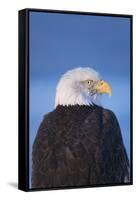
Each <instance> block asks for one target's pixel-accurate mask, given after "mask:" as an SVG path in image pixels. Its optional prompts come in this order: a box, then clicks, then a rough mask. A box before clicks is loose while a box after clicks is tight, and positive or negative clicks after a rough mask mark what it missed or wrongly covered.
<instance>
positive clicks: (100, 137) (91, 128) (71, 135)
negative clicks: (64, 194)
mask: <svg viewBox="0 0 136 200" xmlns="http://www.w3.org/2000/svg"><path fill="white" fill-rule="evenodd" d="M32 161H33V162H32V188H51V187H68V186H89V185H90V186H91V185H99V184H121V183H124V182H125V181H129V161H128V157H127V154H126V150H125V147H124V144H123V140H122V136H121V131H120V127H119V123H118V121H117V118H116V116H115V115H114V113H113V112H112V111H110V110H108V109H105V108H103V107H101V106H98V105H95V104H93V105H78V104H76V105H69V106H67V105H66V106H65V105H57V106H56V108H55V109H54V110H53V111H52V112H50V113H48V114H46V115H45V117H44V119H43V121H42V122H41V124H40V126H39V129H38V132H37V135H36V138H35V140H34V143H33V152H32Z"/></svg>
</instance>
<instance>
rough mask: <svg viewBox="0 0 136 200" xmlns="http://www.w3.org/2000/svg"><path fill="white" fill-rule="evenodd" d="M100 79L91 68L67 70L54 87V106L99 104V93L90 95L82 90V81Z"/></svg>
mask: <svg viewBox="0 0 136 200" xmlns="http://www.w3.org/2000/svg"><path fill="white" fill-rule="evenodd" d="M86 80H94V81H98V80H100V75H99V73H98V72H96V71H95V70H94V69H92V68H88V67H87V68H82V67H79V68H75V69H73V70H69V71H67V72H66V73H65V74H64V75H63V76H62V77H61V78H60V80H59V82H58V85H57V88H56V97H55V107H56V106H57V105H63V106H68V105H76V104H78V105H89V104H93V103H94V104H96V105H100V95H99V94H95V95H90V94H89V92H88V91H86V92H85V91H83V88H82V86H81V82H82V81H86Z"/></svg>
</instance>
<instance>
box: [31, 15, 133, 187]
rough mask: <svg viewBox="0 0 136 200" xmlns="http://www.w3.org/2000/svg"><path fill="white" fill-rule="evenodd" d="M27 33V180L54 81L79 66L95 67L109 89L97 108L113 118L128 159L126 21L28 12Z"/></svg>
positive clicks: (50, 107)
mask: <svg viewBox="0 0 136 200" xmlns="http://www.w3.org/2000/svg"><path fill="white" fill-rule="evenodd" d="M29 34H30V35H29V36H30V41H29V42H30V52H29V53H30V63H29V65H30V86H29V87H30V136H29V137H30V149H29V152H30V156H29V157H30V176H31V150H32V144H33V141H34V138H35V135H36V132H37V128H38V126H39V124H40V122H41V121H42V118H43V116H44V115H45V114H46V113H48V112H49V111H52V110H53V109H54V99H55V89H56V85H57V82H58V80H59V78H60V76H61V75H62V74H63V73H65V72H66V71H67V70H69V69H72V68H75V67H79V66H82V67H92V68H94V69H96V70H97V71H98V72H99V73H100V74H101V76H102V78H103V79H104V80H106V81H107V82H109V83H110V84H111V85H112V89H113V95H112V97H111V98H110V99H109V98H108V96H106V95H103V98H102V104H103V106H104V107H105V108H108V109H111V110H112V111H113V112H114V113H115V114H116V116H117V118H118V121H119V124H120V127H121V131H122V136H123V140H124V144H125V146H126V150H127V153H128V156H129V155H130V123H129V121H130V19H129V18H121V17H109V16H106V17H105V16H91V15H74V14H59V13H57V14H55V13H44V12H30V31H29ZM30 182H31V180H30ZM30 187H31V183H30Z"/></svg>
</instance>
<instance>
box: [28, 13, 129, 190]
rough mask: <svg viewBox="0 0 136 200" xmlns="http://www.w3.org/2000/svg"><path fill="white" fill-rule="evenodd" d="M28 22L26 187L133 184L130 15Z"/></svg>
mask: <svg viewBox="0 0 136 200" xmlns="http://www.w3.org/2000/svg"><path fill="white" fill-rule="evenodd" d="M28 20H29V23H28V29H29V31H28V36H29V40H28V42H29V66H28V68H29V85H28V88H29V130H28V133H27V134H28V137H29V138H28V141H29V143H28V146H29V148H28V154H29V159H28V162H29V167H28V187H29V189H30V190H31V189H32V190H33V189H53V188H54V189H55V188H71V187H73V188H76V187H94V186H110V185H125V184H132V151H131V145H132V129H131V114H132V113H131V112H132V110H131V109H132V105H131V103H132V101H131V98H132V93H131V86H132V85H131V75H132V62H131V53H132V50H131V48H132V47H131V20H132V18H131V16H126V15H125V16H124V15H110V14H109V15H104V14H103V15H99V14H91V13H90V14H89V13H88V14H84V13H68V12H66V13H65V12H55V11H54V12H49V11H48V12H47V11H43V10H42V11H40V10H30V11H29V12H28Z"/></svg>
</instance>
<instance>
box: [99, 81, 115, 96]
mask: <svg viewBox="0 0 136 200" xmlns="http://www.w3.org/2000/svg"><path fill="white" fill-rule="evenodd" d="M95 89H96V90H97V92H98V93H100V94H103V93H107V94H109V96H111V95H112V88H111V86H110V85H109V84H108V83H107V82H106V81H103V80H101V81H99V82H98V84H97V85H96V88H95Z"/></svg>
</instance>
